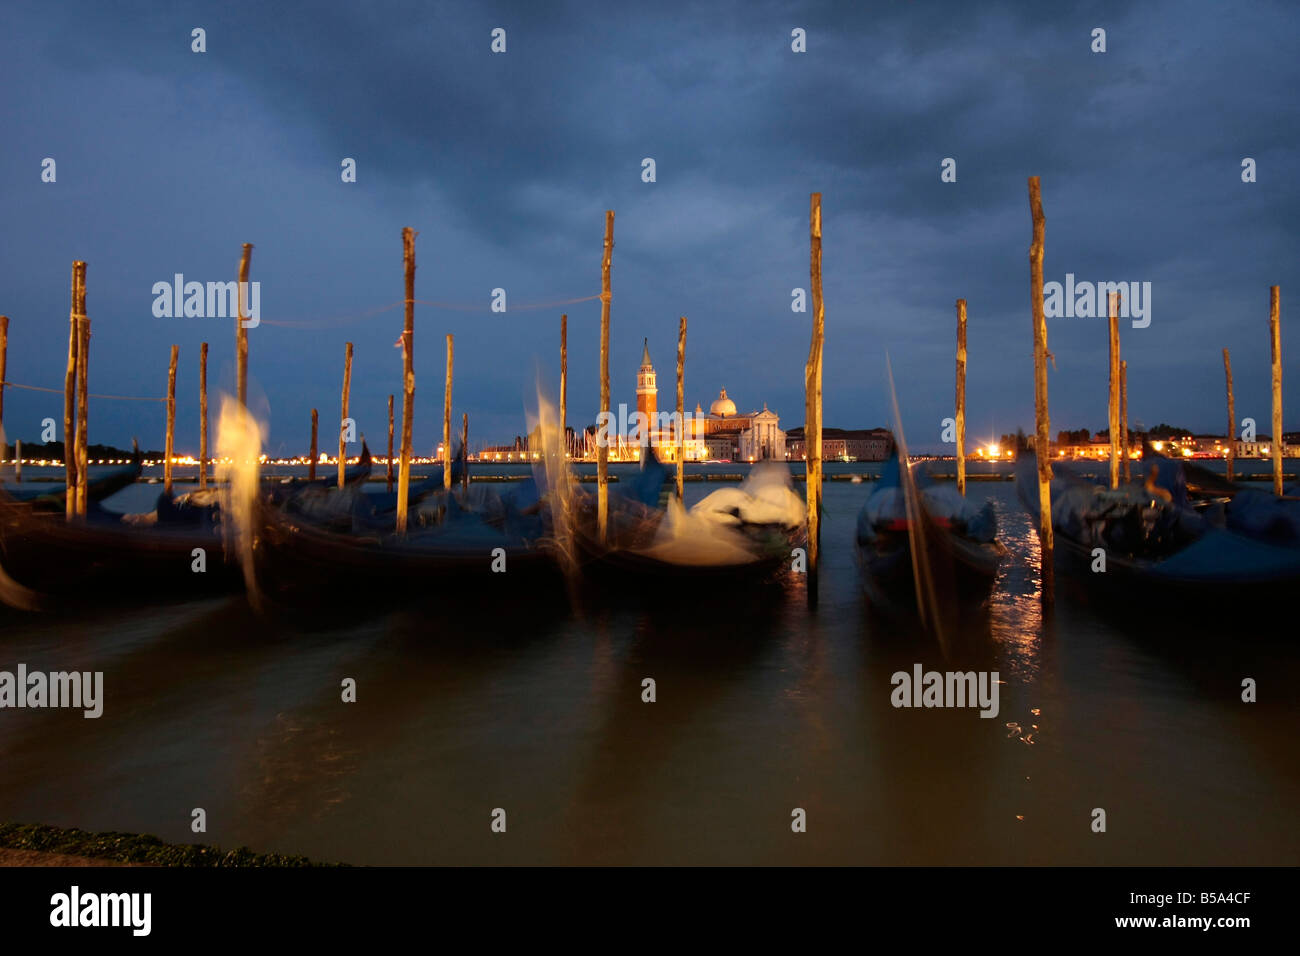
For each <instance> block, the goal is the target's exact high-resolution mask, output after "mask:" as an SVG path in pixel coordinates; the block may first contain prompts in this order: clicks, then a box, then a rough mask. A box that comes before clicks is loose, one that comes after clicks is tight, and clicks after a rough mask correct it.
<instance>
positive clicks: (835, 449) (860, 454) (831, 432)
mask: <svg viewBox="0 0 1300 956" xmlns="http://www.w3.org/2000/svg"><path fill="white" fill-rule="evenodd" d="M893 449H894V436H893V435H892V434H891V433H890V431H889V429H888V428H853V429H847V428H823V429H822V461H837V460H838V461H884V460H885V459H886V458H888V457H889V455H890V453H891V452H892V451H893ZM786 457H787V458H788V459H790V460H791V461H803V460H805V459H807V457H808V454H807V448H806V444H805V439H804V430H803V426H802V425H801V426H799V427H798V428H792V429H790V430H789V431H788V432H786Z"/></svg>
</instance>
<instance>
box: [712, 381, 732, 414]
mask: <svg viewBox="0 0 1300 956" xmlns="http://www.w3.org/2000/svg"><path fill="white" fill-rule="evenodd" d="M709 414H710V415H717V416H718V417H719V418H731V417H732V416H733V415H735V414H736V403H735V402H733V401H732V400H731V399H729V398H727V390H726V389H725V388H724V389H723V390H722V391H721V392H719V393H718V397H717V399H715V400H714V402H713V404H712V405H710V406H709Z"/></svg>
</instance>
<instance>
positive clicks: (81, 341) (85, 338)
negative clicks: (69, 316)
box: [77, 267, 90, 518]
mask: <svg viewBox="0 0 1300 956" xmlns="http://www.w3.org/2000/svg"><path fill="white" fill-rule="evenodd" d="M80 294H81V298H80V300H79V301H78V303H77V516H78V517H79V518H84V517H85V516H86V508H87V507H88V506H89V504H90V499H89V473H90V453H89V445H88V442H89V435H88V431H87V430H88V429H89V427H90V403H89V395H88V394H87V391H88V385H89V376H90V316H89V315H87V314H86V273H85V269H84V267H83V269H82V273H81V289H80Z"/></svg>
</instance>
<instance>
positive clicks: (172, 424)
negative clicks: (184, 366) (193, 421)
mask: <svg viewBox="0 0 1300 956" xmlns="http://www.w3.org/2000/svg"><path fill="white" fill-rule="evenodd" d="M180 351H181V349H180V346H179V345H173V346H172V357H171V361H170V362H169V363H168V364H167V437H166V439H165V440H164V444H163V447H164V449H166V450H165V451H164V452H163V491H164V492H165V493H166V494H171V493H172V454H173V453H174V450H175V447H176V444H175V443H176V360H177V359H178V358H179V357H180Z"/></svg>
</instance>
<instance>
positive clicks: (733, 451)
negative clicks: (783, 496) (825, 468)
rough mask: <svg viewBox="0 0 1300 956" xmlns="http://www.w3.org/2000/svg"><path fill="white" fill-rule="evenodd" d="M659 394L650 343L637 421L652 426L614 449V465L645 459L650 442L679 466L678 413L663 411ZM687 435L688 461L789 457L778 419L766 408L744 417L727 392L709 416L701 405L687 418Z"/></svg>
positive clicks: (639, 381)
mask: <svg viewBox="0 0 1300 956" xmlns="http://www.w3.org/2000/svg"><path fill="white" fill-rule="evenodd" d="M658 393H659V389H658V386H657V384H656V374H655V369H654V364H653V363H652V362H651V361H650V343H649V340H647V341H646V342H645V346H644V348H643V349H642V352H641V366H640V368H639V369H638V370H637V376H636V410H637V417H638V419H639V421H640V422H644V423H646V425H647V427H646V434H645V435H644V436H642V435H639V434H637V429H638V427H639V425H638V426H634V427H633V432H632V435H631V437H630V438H629V439H627V440H621V439H619V440H616V441H615V444H614V447H612V448H611V449H610V458H611V460H614V461H618V460H635V459H637V458H639V457H640V454H641V447H642V446H643V445H644V444H645V443H646V442H647V441H648V442H649V444H650V445H651V446H652V447H653V448H654V449H655V454H656V455H657V456H658V457H659V459H660V460H661V461H676V459H677V423H676V421H675V419H676V413H675V412H673V413H661V412H660V411H659V397H658ZM682 431H683V434H682V456H683V458H684V459H685V460H686V461H704V460H706V459H712V460H744V461H760V460H762V459H765V458H775V459H784V458H785V457H786V450H785V432H783V431H781V419H780V417H779V416H778V415H777V413H776V412H774V411H772V410H771V409H769V408H768V407H767V405H766V404H764V405H763V410H762V411H761V412H750V413H749V414H747V415H742V414H740V413H739V412H738V411H737V409H736V403H735V402H734V401H733V400H732V399H730V398H728V397H727V390H726V389H725V388H724V389H722V390H721V391H720V392H719V393H718V397H717V398H716V399H714V401H713V403H712V404H711V405H710V406H709V411H708V414H705V413H704V410H703V409H702V408H701V407H700V405H699V403H698V402H697V403H696V405H695V411H694V413H689V412H688V413H687V414H686V421H685V422H684V423H683V425H682Z"/></svg>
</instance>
